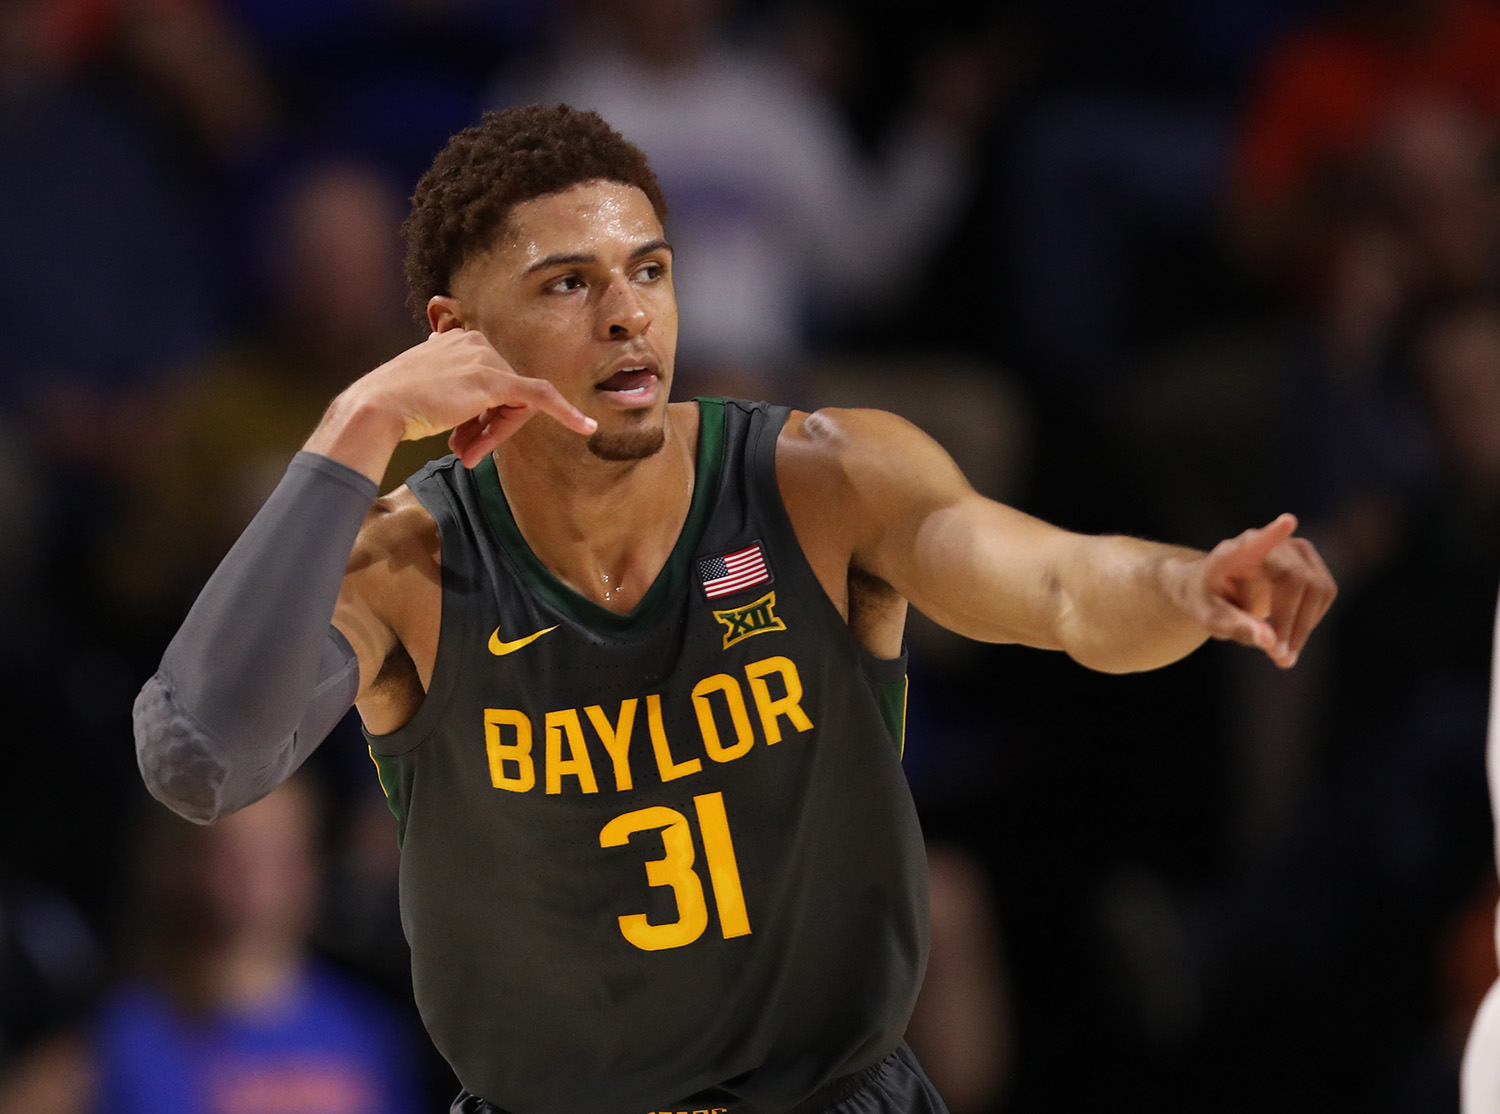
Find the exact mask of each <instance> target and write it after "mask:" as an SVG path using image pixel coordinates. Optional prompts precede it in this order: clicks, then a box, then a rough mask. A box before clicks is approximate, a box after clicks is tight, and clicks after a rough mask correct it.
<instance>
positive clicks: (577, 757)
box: [547, 708, 599, 794]
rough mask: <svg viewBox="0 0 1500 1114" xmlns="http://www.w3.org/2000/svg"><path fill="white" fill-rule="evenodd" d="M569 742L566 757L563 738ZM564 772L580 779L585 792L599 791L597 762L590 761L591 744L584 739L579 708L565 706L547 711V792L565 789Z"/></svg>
mask: <svg viewBox="0 0 1500 1114" xmlns="http://www.w3.org/2000/svg"><path fill="white" fill-rule="evenodd" d="M564 740H566V741H567V744H568V757H567V758H564V757H563V741H564ZM564 774H571V775H572V776H573V777H576V778H577V779H578V784H579V786H580V788H582V789H583V791H584V792H585V793H597V792H599V783H598V782H597V781H595V780H594V765H593V763H592V762H590V761H589V751H588V747H587V746H585V745H584V742H583V724H581V723H579V722H578V709H577V708H564V709H562V710H561V711H558V712H548V713H547V792H548V793H552V794H557V793H561V792H562V779H563V775H564Z"/></svg>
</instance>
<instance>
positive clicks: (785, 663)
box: [745, 656, 813, 744]
mask: <svg viewBox="0 0 1500 1114" xmlns="http://www.w3.org/2000/svg"><path fill="white" fill-rule="evenodd" d="M772 673H780V674H781V683H782V686H783V687H784V688H785V690H786V694H785V695H784V696H781V697H777V698H774V699H773V698H772V696H771V688H770V686H769V685H767V684H766V678H767V677H768V676H770V675H771V674H772ZM745 678H746V679H747V680H748V681H749V682H750V692H751V694H752V695H753V696H754V697H755V707H756V710H757V711H759V712H760V723H761V726H762V727H763V728H765V732H766V742H767V744H770V743H779V742H781V723H780V722H779V721H780V719H781V717H783V716H784V717H785V718H786V719H788V720H790V721H791V724H792V726H793V727H795V728H796V729H797V730H798V732H802V731H811V730H812V726H813V722H812V720H810V719H808V718H807V713H806V712H804V711H803V710H802V678H801V677H800V676H799V675H798V673H797V665H796V663H795V662H793V661H792V659H791V658H784V657H779V656H778V657H774V658H764V659H762V660H761V661H753V662H751V663H750V664H749V665H747V666H745Z"/></svg>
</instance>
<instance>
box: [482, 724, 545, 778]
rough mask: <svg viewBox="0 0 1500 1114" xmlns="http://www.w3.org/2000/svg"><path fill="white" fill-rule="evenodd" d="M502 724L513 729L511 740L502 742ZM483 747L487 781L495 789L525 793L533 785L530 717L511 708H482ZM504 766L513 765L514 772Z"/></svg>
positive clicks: (534, 770)
mask: <svg viewBox="0 0 1500 1114" xmlns="http://www.w3.org/2000/svg"><path fill="white" fill-rule="evenodd" d="M506 726H509V727H511V728H512V729H513V730H514V732H515V738H514V741H512V742H506V741H505V736H504V734H503V733H502V732H501V730H500V729H501V728H502V727H506ZM484 749H485V751H486V753H487V754H488V755H489V760H490V783H491V784H492V785H494V787H495V788H496V789H509V790H510V791H511V792H512V793H525V792H528V791H529V790H530V789H531V787H532V786H534V785H535V784H536V763H535V762H533V761H532V758H531V720H530V719H528V718H527V717H526V714H525V713H524V712H518V711H516V710H515V709H514V708H486V709H485V710H484ZM507 766H514V767H515V768H516V772H515V774H514V775H512V774H510V773H509V772H507Z"/></svg>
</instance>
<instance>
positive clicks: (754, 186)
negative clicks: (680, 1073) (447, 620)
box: [0, 0, 1500, 1114]
mask: <svg viewBox="0 0 1500 1114" xmlns="http://www.w3.org/2000/svg"><path fill="white" fill-rule="evenodd" d="M531 100H548V101H552V100H566V101H569V102H571V103H574V104H577V105H580V106H584V107H593V108H597V109H598V110H599V111H601V112H602V113H603V114H604V115H605V117H606V118H607V119H609V120H610V121H611V122H612V123H614V124H615V125H616V126H617V127H619V128H620V129H621V130H622V131H623V132H624V133H625V134H626V136H627V137H629V138H631V139H633V140H635V141H636V142H638V143H639V144H641V145H642V146H643V147H644V148H645V149H646V151H647V152H648V154H649V155H650V156H651V158H652V160H653V164H654V165H655V167H656V169H657V171H658V173H659V175H660V177H661V179H662V181H663V185H664V187H665V189H666V192H667V196H668V199H669V202H670V204H671V206H672V212H671V219H670V222H669V226H668V234H669V236H670V237H671V238H672V240H673V242H674V244H675V245H676V248H677V276H678V278H677V281H678V290H679V295H680V299H681V304H682V345H681V350H680V359H679V375H680V380H681V388H680V389H679V397H687V396H688V395H690V394H692V393H722V392H729V393H736V394H742V395H750V396H766V397H771V398H773V399H775V400H779V401H786V402H792V403H797V404H800V405H821V404H828V403H832V404H839V405H846V404H858V405H875V406H880V407H884V408H887V409H892V410H896V411H897V412H900V413H902V414H905V415H907V416H908V417H910V418H912V419H913V420H915V421H917V422H918V423H919V424H921V425H922V426H924V428H926V429H928V430H929V432H931V433H933V434H934V435H935V436H937V437H938V438H939V439H940V440H942V441H943V442H944V443H945V444H946V445H947V446H948V447H949V448H950V450H951V451H952V452H953V453H954V455H955V456H956V457H957V458H958V459H959V460H960V462H961V463H962V464H963V466H964V467H965V469H966V470H967V472H968V473H969V475H970V476H971V478H972V479H973V480H974V482H975V484H976V486H978V487H979V488H981V490H984V491H986V492H987V493H989V494H992V495H995V496H997V497H999V498H1002V499H1004V500H1007V501H1009V502H1011V503H1013V504H1015V505H1017V506H1020V507H1022V508H1024V509H1026V510H1029V511H1032V512H1034V513H1037V514H1039V515H1041V516H1043V517H1045V518H1048V519H1050V520H1051V521H1054V522H1057V523H1058V524H1060V525H1063V526H1067V527H1070V528H1074V529H1079V530H1085V531H1094V532H1122V533H1132V534H1138V535H1143V536H1149V537H1155V538H1161V539H1164V540H1171V541H1177V542H1183V543H1188V544H1194V545H1199V546H1210V545H1212V544H1213V543H1214V542H1215V541H1217V540H1219V539H1220V538H1221V537H1225V536H1229V535H1232V534H1234V533H1237V532H1239V531H1240V530H1242V529H1245V528H1247V527H1251V526H1256V525H1261V524H1263V523H1264V522H1266V521H1269V520H1270V518H1272V517H1273V516H1274V515H1275V514H1277V513H1279V512H1281V511H1284V510H1290V511H1293V512H1295V513H1296V514H1297V515H1298V516H1299V517H1300V519H1301V521H1302V524H1303V529H1304V531H1305V532H1306V533H1307V534H1308V535H1309V536H1310V537H1312V538H1313V539H1314V540H1315V541H1316V542H1317V543H1318V545H1319V546H1320V548H1321V550H1322V552H1323V553H1324V554H1325V555H1326V557H1327V559H1328V561H1329V563H1330V565H1331V566H1332V568H1333V570H1334V573H1335V575H1336V576H1337V577H1338V579H1339V581H1340V584H1341V589H1342V593H1341V596H1340V598H1339V600H1338V602H1337V603H1336V604H1335V607H1334V610H1333V611H1332V612H1331V613H1330V615H1329V617H1328V619H1327V621H1326V623H1325V624H1324V628H1323V629H1321V630H1320V631H1319V632H1318V633H1317V635H1316V636H1315V638H1314V640H1313V642H1312V644H1311V646H1310V647H1309V649H1308V651H1307V653H1306V654H1305V655H1304V657H1303V660H1302V661H1301V663H1300V664H1299V665H1298V666H1297V668H1296V669H1295V670H1293V671H1291V672H1289V673H1282V672H1279V671H1277V670H1276V669H1275V668H1274V667H1272V666H1271V665H1270V664H1269V663H1268V662H1266V661H1264V660H1261V659H1259V658H1257V656H1256V655H1254V654H1253V653H1251V652H1249V651H1246V650H1243V649H1241V648H1238V647H1227V646H1219V645H1212V646H1209V647H1206V648H1205V649H1204V650H1203V651H1200V652H1199V653H1198V654H1196V655H1194V656H1193V657H1192V658H1190V659H1189V660H1187V661H1186V662H1183V663H1181V664H1179V665H1177V666H1174V667H1172V668H1170V669H1168V670H1164V671H1161V672H1159V673H1154V674H1149V675H1143V676H1135V677H1104V676H1100V675H1094V674H1090V673H1088V672H1087V671H1085V670H1083V669H1081V668H1079V667H1076V666H1074V665H1072V664H1071V663H1070V662H1068V661H1067V660H1066V659H1063V658H1062V657H1061V656H1060V655H1055V654H1044V653H1038V652H1034V651H1025V650H1020V649H1017V648H1011V647H988V646H976V645H972V644H967V643H963V642H960V641H958V640H956V639H953V638H950V637H946V636H944V634H943V633H942V632H941V631H938V630H937V629H935V628H933V627H932V626H931V625H930V624H927V623H925V622H924V621H923V620H921V618H920V617H915V618H914V619H913V622H912V629H911V635H910V638H911V644H912V649H913V663H912V675H913V683H912V688H911V693H912V695H911V707H910V718H909V740H910V741H909V744H908V750H907V759H906V762H907V766H908V770H909V773H910V777H911V781H912V784H913V788H914V791H915V793H916V795H917V798H918V802H919V805H920V807H921V809H922V813H923V817H924V822H925V823H926V825H927V830H928V835H929V840H930V844H931V848H932V868H933V869H932V877H933V921H934V923H933V932H934V944H933V956H932V964H931V971H930V974H929V980H928V985H927V989H926V990H925V991H924V996H923V999H922V1002H921V1004H920V1006H919V1010H918V1015H917V1017H916V1019H915V1021H914V1022H913V1027H912V1032H911V1041H912V1044H913V1045H914V1046H915V1047H916V1048H917V1049H918V1052H919V1054H920V1055H921V1056H922V1058H923V1059H924V1062H925V1063H926V1065H927V1067H928V1069H929V1071H930V1073H931V1074H932V1075H933V1077H934V1079H935V1080H936V1081H937V1082H938V1084H939V1086H940V1087H941V1088H942V1089H943V1090H944V1091H945V1093H946V1095H947V1097H948V1099H949V1102H950V1104H951V1106H952V1108H953V1110H954V1114H1000V1112H1003V1114H1029V1112H1043V1111H1076V1110H1086V1109H1112V1110H1150V1111H1153V1112H1156V1114H1170V1112H1173V1111H1188V1110H1192V1111H1200V1110H1216V1111H1231V1112H1233V1111H1247V1112H1248V1111H1259V1110H1261V1109H1263V1108H1266V1107H1267V1106H1272V1107H1273V1108H1275V1109H1278V1110H1281V1111H1289V1112H1300V1111H1328V1110H1356V1109H1357V1110H1362V1111H1369V1112H1389V1114H1416V1112H1419V1111H1433V1112H1437V1111H1456V1110H1457V1093H1456V1078H1457V1064H1458V1059H1459V1055H1460V1051H1461V1048H1462V1043H1463V1039H1464V1036H1465V1033H1466V1031H1467V1026H1468V1023H1469V1020H1470V1018H1471V1017H1472V1014H1473V1011H1474V1009H1475V1007H1476V1005H1477V1003H1478V1001H1479V999H1480V997H1481V996H1482V995H1483V993H1484V991H1485V989H1486V988H1487V987H1488V986H1489V984H1490V982H1491V981H1492V979H1493V978H1494V976H1495V954H1494V946H1493V934H1492V930H1493V924H1494V916H1493V912H1494V908H1495V904H1496V900H1497V898H1500V890H1497V886H1496V882H1495V875H1494V866H1493V852H1492V840H1491V827H1490V816H1489V810H1488V800H1487V796H1486V789H1485V778H1484V725H1485V713H1486V707H1487V699H1488V692H1487V689H1488V667H1489V642H1490V628H1491V622H1492V619H1493V616H1494V612H1495V596H1496V586H1497V583H1500V301H1497V292H1500V177H1497V171H1500V161H1497V154H1500V147H1497V137H1500V3H1496V2H1495V0H1133V2H1131V3H1110V2H1107V0H999V2H995V3H989V4H972V3H967V2H958V0H929V2H928V3H925V4H922V5H920V6H915V5H904V4H892V5H874V4H868V3H864V2H861V0H821V2H816V3H795V2H784V3H779V2H772V0H741V2H732V0H566V2H564V0H556V2H549V0H4V2H3V3H0V336H3V337H4V345H3V348H0V585H3V589H0V631H3V634H4V637H3V638H0V686H3V688H0V692H3V694H4V707H3V722H4V723H6V724H7V725H8V727H7V730H6V734H5V741H4V744H3V747H4V750H3V753H4V769H5V773H6V777H5V784H6V785H8V786H9V787H10V788H9V789H8V790H7V796H6V800H5V804H4V807H3V809H0V1111H4V1112H6V1114H17V1112H19V1114H51V1112H54V1111H56V1112H63V1111H68V1112H75V1114H84V1112H94V1111H98V1112H106V1111H107V1112H120V1114H126V1112H142V1114H145V1112H151V1114H177V1112H181V1114H188V1112H194V1114H196V1112H205V1114H207V1112H214V1114H356V1112H375V1114H383V1112H390V1114H404V1112H415V1111H436V1110H442V1109H446V1104H447V1102H448V1100H449V1099H450V1098H451V1097H452V1094H453V1093H454V1091H455V1090H456V1084H455V1083H454V1081H453V1080H452V1079H451V1077H449V1076H448V1075H447V1074H446V1069H445V1067H444V1066H443V1065H442V1064H441V1063H440V1062H436V1059H435V1056H434V1054H433V1053H432V1052H431V1051H430V1050H429V1048H428V1046H427V1044H426V1042H425V1040H424V1039H423V1038H422V1036H421V1035H420V1030H419V1029H418V1028H417V1026H416V1024H415V1019H414V1018H413V1016H412V1011H411V1007H410V1004H409V1003H410V991H409V984H408V981H407V980H408V974H407V967H406V956H405V952H404V945H403V942H402V939H401V934H400V927H399V923H398V922H397V919H396V910H395V897H394V893H395V864H396V848H395V839H394V823H393V821H392V820H391V818H390V816H389V814H388V813H387V812H386V811H385V805H384V801H383V800H382V798H381V796H380V792H379V788H378V784H377V782H376V778H375V776H374V771H373V769H372V768H371V767H370V765H369V761H368V758H367V757H366V755H365V753H364V748H363V745H362V742H361V740H360V738H359V735H358V731H357V726H356V725H355V724H353V723H352V722H349V721H346V723H345V724H344V725H343V726H342V727H341V728H340V730H339V731H338V732H337V733H336V734H335V736H334V737H332V738H330V740H329V741H328V742H327V743H325V744H324V746H323V747H322V748H321V750H320V751H319V752H318V753H317V755H316V756H315V757H314V759H313V760H312V761H311V762H310V763H309V768H308V770H307V772H306V774H304V775H302V776H300V777H299V778H298V779H297V780H296V781H295V782H294V783H293V784H292V786H291V787H288V788H287V789H285V790H283V791H280V792H278V793H277V794H275V795H273V796H272V797H271V798H269V799H267V800H266V801H265V802H263V803H262V804H260V805H257V806H254V807H253V808H251V809H249V810H247V811H246V812H245V813H243V814H241V815H239V816H237V817H235V818H233V819H231V820H230V821H227V822H225V823H224V824H222V825H220V826H217V827H215V828H213V829H196V828H193V827H191V826H190V825H187V824H185V823H180V822H178V821H176V820H175V818H173V817H171V816H170V815H168V814H167V813H166V812H165V811H164V810H162V809H160V808H159V807H158V806H156V805H154V803H152V802H150V801H149V800H148V799H147V798H146V795H145V793H144V790H143V789H142V788H141V785H140V781H139V777H138V775H137V773H136V769H135V761H134V753H133V749H132V746H131V741H130V724H129V718H130V706H131V702H132V700H133V698H134V695H135V692H136V691H137V689H138V688H139V686H140V685H141V684H142V683H143V681H144V680H145V679H146V678H147V677H148V676H149V675H150V674H151V672H152V671H153V669H154V668H155V664H156V661H157V658H158V656H159V654H160V652H161V650H162V648H163V647H164V645H165V643H166V640H167V639H168V638H169V637H170V635H171V633H172V631H173V630H175V628H176V625H177V623H178V622H179V620H180V618H181V616H182V615H183V613H184V612H185V610H186V608H187V606H188V604H189V602H190V601H191V600H192V598H193V597H194V595H195V594H196V591H197V589H198V587H199V586H200V585H201V583H202V581H203V580H204V579H205V578H206V576H207V573H208V572H209V571H210V570H211V568H212V567H213V565H214V563H215V562H216V561H217V559H218V557H219V556H220V555H221V554H222V553H223V551H224V550H225V549H226V548H227V546H228V544H229V542H230V541H231V540H232V539H233V538H234V537H235V536H236V535H237V533H238V532H239V530H240V529H241V528H242V526H243V525H244V523H245V522H246V521H247V520H248V518H249V516H250V515H251V514H252V513H253V511H254V509H255V508H256V507H257V506H258V505H259V502H260V501H261V500H262V499H263V498H264V496H265V495H266V494H267V493H268V492H269V490H270V488H271V487H272V486H273V485H274V483H275V482H276V480H277V478H278V477H279V475H280V473H281V471H282V469H283V467H284V465H285V463H286V461H287V459H288V458H289V457H290V456H291V454H292V453H293V452H294V451H295V450H296V449H297V448H298V447H299V445H300V443H301V441H302V439H303V438H304V437H305V435H306V433H307V432H308V431H309V430H310V429H311V428H312V426H313V425H314V424H315V423H316V421H317V418H318V416H319V414H320V413H321V410H322V408H323V406H324V405H325V404H326V402H327V401H328V400H329V399H330V398H331V397H332V396H333V395H334V394H335V393H336V392H337V391H338V390H339V389H340V388H341V387H342V386H343V385H344V384H345V383H347V382H349V381H350V380H351V379H352V378H354V377H355V376H357V375H359V374H360V373H361V372H363V371H365V370H367V369H369V368H371V367H373V366H375V365H376V364H377V363H379V362H381V361H382V360H383V359H385V358H386V357H388V356H389V355H391V354H393V353H394V352H396V351H399V350H400V349H401V348H402V347H404V346H405V345H408V344H410V343H413V342H414V341H416V340H418V339H420V335H421V334H420V333H419V332H418V330H417V327H416V325H415V324H413V322H412V319H411V316H410V314H409V313H408V312H407V310H406V309H405V308H404V307H403V297H404V292H403V290H402V287H401V280H400V252H401V247H400V243H399V238H398V235H397V226H398V224H399V222H400V220H401V218H402V216H403V213H404V207H405V204H406V198H407V197H408V195H409V193H410V190H411V187H412V185H413V183H414V181H415V179H416V177H417V176H418V174H420V173H421V171H422V170H423V169H424V168H425V166H426V165H427V163H428V162H429V160H430V159H431V157H432V155H433V154H434V153H435V152H436V150H437V149H438V148H439V147H440V146H441V145H442V144H443V143H444V141H445V140H446V139H447V137H448V136H449V135H450V134H451V133H452V132H454V131H456V130H458V129H459V128H461V127H463V126H465V125H467V124H468V123H471V122H473V121H474V120H476V119H477V117H478V114H479V113H480V112H481V111H482V110H483V109H485V108H489V107H498V106H501V105H504V104H508V103H520V102H526V101H531ZM442 451H444V450H443V449H442V447H441V445H431V444H418V445H414V446H408V447H407V451H406V455H404V456H403V457H401V459H399V460H398V461H397V462H395V463H394V464H393V465H392V472H391V475H390V476H389V477H388V485H394V484H396V483H399V482H400V480H401V478H402V477H403V476H405V475H406V474H408V473H409V472H410V471H411V470H413V469H414V468H415V467H416V466H417V465H419V464H420V463H421V462H422V461H423V460H425V459H427V457H428V456H429V455H438V454H440V453H441V452H442Z"/></svg>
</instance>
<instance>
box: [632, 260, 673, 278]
mask: <svg viewBox="0 0 1500 1114" xmlns="http://www.w3.org/2000/svg"><path fill="white" fill-rule="evenodd" d="M666 273H667V268H666V267H665V266H663V265H662V264H660V263H657V262H656V261H655V260H652V261H649V262H646V263H642V264H641V265H640V266H639V267H638V268H636V272H635V277H636V279H637V280H638V281H640V282H657V281H659V280H660V279H662V278H664V277H666Z"/></svg>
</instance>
